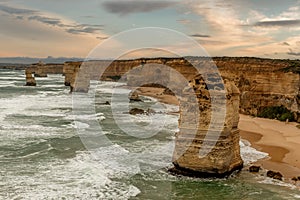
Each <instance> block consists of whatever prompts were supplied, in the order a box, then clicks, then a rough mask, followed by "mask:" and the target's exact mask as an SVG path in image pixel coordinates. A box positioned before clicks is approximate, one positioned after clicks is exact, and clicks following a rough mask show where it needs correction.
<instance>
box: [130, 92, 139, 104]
mask: <svg viewBox="0 0 300 200" xmlns="http://www.w3.org/2000/svg"><path fill="white" fill-rule="evenodd" d="M129 100H130V102H135V101H142V100H141V98H140V96H139V95H138V93H137V92H136V91H133V92H131V93H130V94H129Z"/></svg>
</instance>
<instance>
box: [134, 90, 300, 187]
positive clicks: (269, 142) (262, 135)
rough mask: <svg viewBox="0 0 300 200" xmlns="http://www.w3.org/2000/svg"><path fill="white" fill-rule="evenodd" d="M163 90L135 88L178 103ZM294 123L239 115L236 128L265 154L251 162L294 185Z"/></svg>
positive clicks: (297, 167) (298, 139) (297, 172)
mask: <svg viewBox="0 0 300 200" xmlns="http://www.w3.org/2000/svg"><path fill="white" fill-rule="evenodd" d="M164 91H165V89H164V88H155V87H140V88H138V89H137V93H138V94H139V95H142V96H149V97H153V98H156V99H157V100H158V101H160V102H162V103H166V104H173V105H179V102H178V100H177V98H176V96H173V95H169V94H164ZM297 125H298V123H295V122H289V123H286V122H280V121H278V120H272V119H264V118H257V117H252V116H247V115H243V114H240V121H239V127H238V128H239V129H240V135H241V139H243V140H247V141H249V142H250V144H251V147H253V148H255V149H256V150H258V151H261V152H265V153H267V154H268V155H269V156H268V157H266V158H264V159H261V160H258V161H256V162H254V163H251V165H257V166H260V167H262V168H263V169H265V170H272V171H277V172H280V173H281V174H282V175H283V177H284V180H285V181H286V182H289V183H292V184H296V183H295V182H294V181H292V180H291V179H292V178H293V177H298V176H300V151H298V148H299V147H300V129H299V128H297V127H296V126H297ZM245 167H249V166H245ZM299 182H300V181H299ZM297 185H298V184H297Z"/></svg>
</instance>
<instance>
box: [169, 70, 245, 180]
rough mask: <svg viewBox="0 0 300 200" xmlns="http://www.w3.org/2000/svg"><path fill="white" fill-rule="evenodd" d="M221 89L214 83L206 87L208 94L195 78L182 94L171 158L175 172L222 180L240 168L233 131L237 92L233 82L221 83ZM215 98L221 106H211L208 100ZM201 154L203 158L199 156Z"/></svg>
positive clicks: (239, 157)
mask: <svg viewBox="0 0 300 200" xmlns="http://www.w3.org/2000/svg"><path fill="white" fill-rule="evenodd" d="M224 85H225V88H224V86H223V88H222V86H220V84H219V83H216V84H215V85H214V86H213V85H210V86H213V88H214V89H213V90H208V87H207V85H206V83H205V81H204V80H203V78H202V77H201V76H197V77H196V78H195V79H194V80H193V81H191V83H190V87H189V88H188V89H187V90H186V91H184V95H183V97H182V98H181V99H180V119H179V130H180V131H179V133H177V134H176V143H175V150H174V156H173V164H174V166H175V168H174V169H173V170H174V171H175V172H177V173H179V174H186V175H191V176H200V177H224V176H227V175H229V174H231V173H232V172H233V171H235V170H238V169H241V168H242V166H243V161H242V159H241V156H240V146H239V140H240V135H239V130H238V128H237V126H238V121H239V90H238V88H237V87H236V86H235V85H234V83H233V82H229V81H226V80H225V84H224ZM222 93H223V94H222ZM195 95H196V99H197V102H194V103H193V102H191V98H192V97H193V96H195ZM215 95H216V96H219V97H221V98H219V99H218V100H217V101H220V102H223V104H222V103H220V104H218V103H217V105H212V98H213V97H212V96H215ZM222 96H223V97H222ZM218 106H219V107H218ZM213 107H214V108H213ZM197 110H199V112H196V111H197ZM212 112H215V114H214V115H213V114H212ZM222 113H223V115H222ZM222 118H223V120H222ZM212 122H213V123H212ZM223 122H224V123H223ZM212 124H214V125H215V126H212ZM208 130H210V131H208ZM201 151H202V152H207V154H204V155H200V152H201Z"/></svg>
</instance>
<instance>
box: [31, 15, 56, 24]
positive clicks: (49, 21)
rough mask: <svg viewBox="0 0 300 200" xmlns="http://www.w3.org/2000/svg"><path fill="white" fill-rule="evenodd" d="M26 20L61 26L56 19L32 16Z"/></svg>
mask: <svg viewBox="0 0 300 200" xmlns="http://www.w3.org/2000/svg"><path fill="white" fill-rule="evenodd" d="M28 19H29V20H36V21H39V22H42V23H44V24H49V25H57V26H60V25H62V22H61V20H60V19H57V18H51V17H43V16H39V15H34V16H30V17H28Z"/></svg>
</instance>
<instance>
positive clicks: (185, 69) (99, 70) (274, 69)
mask: <svg viewBox="0 0 300 200" xmlns="http://www.w3.org/2000/svg"><path fill="white" fill-rule="evenodd" d="M193 60H198V61H199V62H203V63H205V62H209V61H207V59H205V58H193ZM213 60H214V61H215V63H216V65H217V66H218V69H219V71H220V73H221V75H222V77H223V78H224V79H228V80H230V81H233V82H234V83H235V85H236V86H237V87H238V89H239V90H240V112H241V113H243V114H248V115H254V116H256V115H257V114H259V113H260V112H261V111H262V110H263V109H264V108H266V107H270V106H284V107H285V108H287V109H288V110H290V111H292V112H293V114H294V119H295V120H296V121H298V122H300V73H299V71H300V70H299V66H300V61H289V60H271V59H259V58H226V57H225V58H222V57H220V58H213ZM81 64H82V63H81V62H66V63H65V64H64V66H62V65H60V66H59V65H56V66H55V65H34V66H31V67H30V68H28V69H26V79H27V84H26V85H29V86H34V85H36V82H35V79H34V77H33V76H32V74H34V76H46V75H47V74H49V73H62V74H64V75H65V85H66V86H70V87H71V91H73V88H78V91H87V90H88V87H89V83H88V81H89V79H92V80H95V79H97V80H99V79H102V80H118V79H119V78H120V77H121V76H125V79H127V81H128V84H129V85H130V84H132V85H137V83H136V81H140V79H136V78H135V76H132V75H129V77H127V75H126V72H128V71H130V70H131V69H133V68H135V67H137V66H143V65H146V64H161V65H165V66H169V67H171V68H172V69H175V70H176V71H177V72H179V73H180V74H181V75H183V76H184V77H185V78H186V79H187V80H192V79H193V78H194V77H195V76H196V75H197V71H196V70H195V68H193V67H192V65H191V64H190V63H189V62H187V61H186V60H185V59H182V58H153V59H136V60H117V61H113V62H111V61H91V62H85V63H84V64H83V65H84V66H85V67H81V68H83V69H82V70H85V71H86V72H85V76H86V77H85V76H84V77H80V79H79V78H78V79H76V77H77V75H78V72H79V71H80V66H81ZM295 66H296V67H295ZM297 66H298V67H297ZM148 73H149V74H148V75H147V76H145V77H144V80H143V82H147V80H148V81H149V82H150V81H151V80H153V77H155V76H156V77H157V76H161V74H160V73H159V70H156V71H155V70H149V72H148ZM80 74H82V73H80ZM99 74H102V77H101V78H100V77H98V75H99ZM136 74H138V73H136ZM161 78H162V79H168V81H170V80H171V79H170V77H163V76H162V77H161ZM75 80H77V84H76V86H75ZM79 80H80V81H79ZM175 81H176V80H175Z"/></svg>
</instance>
